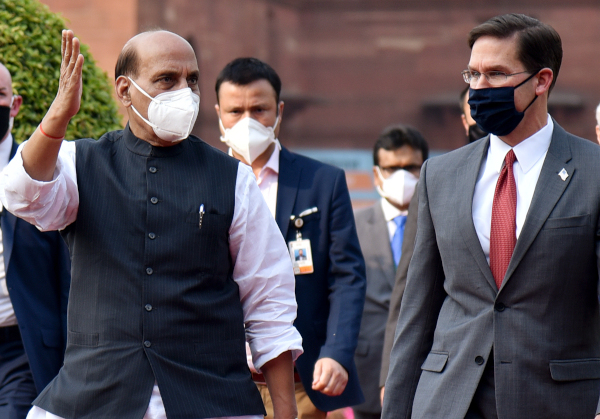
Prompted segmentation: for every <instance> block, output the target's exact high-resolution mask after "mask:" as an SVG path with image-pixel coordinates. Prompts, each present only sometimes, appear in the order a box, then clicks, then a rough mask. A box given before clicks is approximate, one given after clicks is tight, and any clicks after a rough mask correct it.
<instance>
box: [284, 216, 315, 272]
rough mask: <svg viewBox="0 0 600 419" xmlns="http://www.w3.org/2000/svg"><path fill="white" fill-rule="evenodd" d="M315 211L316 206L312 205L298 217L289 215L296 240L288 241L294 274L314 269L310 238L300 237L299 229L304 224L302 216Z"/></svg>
mask: <svg viewBox="0 0 600 419" xmlns="http://www.w3.org/2000/svg"><path fill="white" fill-rule="evenodd" d="M317 211H318V209H317V207H313V208H309V209H307V210H305V211H302V212H301V213H300V214H299V215H298V217H296V216H295V215H292V216H291V217H290V221H291V222H292V223H293V224H294V227H296V240H293V241H291V242H289V243H288V247H289V249H290V257H291V258H292V266H293V267H294V274H295V275H304V274H311V273H313V272H314V271H315V269H314V266H313V259H312V249H311V246H310V240H309V239H303V238H302V231H301V230H300V229H301V228H302V227H303V226H304V220H303V219H302V218H303V217H306V216H307V215H309V214H312V213H314V212H317Z"/></svg>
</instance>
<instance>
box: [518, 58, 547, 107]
mask: <svg viewBox="0 0 600 419" xmlns="http://www.w3.org/2000/svg"><path fill="white" fill-rule="evenodd" d="M542 70H543V68H540V69H539V70H537V71H536V72H535V73H533V74H532V75H531V76H529V77H527V78H526V79H525V80H523V81H522V82H521V83H519V84H517V85H516V86H515V90H516V89H517V88H519V87H521V86H522V85H524V84H525V83H527V82H528V81H529V80H531V79H532V78H533V77H535V76H536V75H537V74H538V73H539V72H540V71H542ZM513 97H514V96H513ZM537 98H538V95H535V97H534V98H533V100H532V101H531V102H529V105H527V107H526V108H525V109H523V111H522V112H521V113H525V111H527V109H529V107H530V106H531V105H533V102H535V101H536V100H537Z"/></svg>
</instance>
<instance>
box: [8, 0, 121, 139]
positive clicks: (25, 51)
mask: <svg viewBox="0 0 600 419" xmlns="http://www.w3.org/2000/svg"><path fill="white" fill-rule="evenodd" d="M64 28H65V22H64V20H63V19H62V18H61V17H60V16H58V15H56V14H54V13H52V12H51V11H50V9H48V7H47V6H46V5H43V4H41V3H40V2H39V1H38V0H0V62H2V63H3V64H4V65H5V66H6V68H8V70H9V71H10V72H11V75H12V80H13V91H14V93H16V94H19V95H21V96H23V106H22V107H21V111H20V112H19V114H18V115H17V117H16V118H15V127H14V128H13V137H14V138H15V139H17V140H18V141H23V140H24V139H27V138H29V136H30V135H31V134H32V133H33V131H34V130H35V129H36V127H37V126H38V124H39V123H40V121H41V120H42V118H43V116H44V115H45V114H46V111H47V110H48V108H49V107H50V104H51V103H52V101H53V100H54V97H55V96H56V92H57V91H58V78H59V74H60V61H61V57H60V42H61V31H62V29H64ZM81 53H82V54H83V56H84V58H85V61H84V66H83V97H82V100H81V108H80V110H79V113H78V114H77V115H76V116H75V117H74V118H73V119H72V120H71V123H70V124H69V128H68V130H67V135H66V138H68V139H76V138H85V137H87V138H99V137H100V136H101V135H102V134H104V133H105V132H107V131H111V130H115V129H121V128H122V124H121V117H120V115H119V113H118V109H117V104H116V102H115V100H114V99H113V96H112V87H111V84H110V82H109V79H108V76H107V74H106V73H105V72H103V71H102V70H101V69H100V68H99V67H98V66H97V65H96V63H95V62H94V60H93V58H92V56H91V55H90V53H89V49H88V48H87V46H85V45H81Z"/></svg>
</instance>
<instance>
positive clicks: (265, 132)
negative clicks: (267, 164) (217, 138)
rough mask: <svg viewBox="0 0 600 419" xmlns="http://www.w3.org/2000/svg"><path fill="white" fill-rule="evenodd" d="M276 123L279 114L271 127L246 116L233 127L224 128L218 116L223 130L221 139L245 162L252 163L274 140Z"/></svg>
mask: <svg viewBox="0 0 600 419" xmlns="http://www.w3.org/2000/svg"><path fill="white" fill-rule="evenodd" d="M278 123H279V115H278V116H277V119H276V120H275V125H273V126H272V127H265V126H264V125H263V124H261V123H260V122H258V121H257V120H256V119H252V118H250V117H246V118H244V119H240V120H239V121H238V122H237V123H236V124H235V125H234V126H233V127H231V128H225V127H223V122H222V121H221V118H219V124H220V125H221V129H222V130H223V132H224V134H223V135H222V136H221V141H222V142H224V143H225V144H227V145H228V146H229V147H231V149H232V150H233V151H235V152H236V153H237V154H239V155H240V156H242V157H243V158H244V160H245V161H246V163H248V164H252V162H253V161H254V160H256V158H257V157H258V156H260V155H261V154H262V153H264V152H265V150H266V149H267V148H269V146H270V145H271V144H272V143H274V142H275V128H277V124H278Z"/></svg>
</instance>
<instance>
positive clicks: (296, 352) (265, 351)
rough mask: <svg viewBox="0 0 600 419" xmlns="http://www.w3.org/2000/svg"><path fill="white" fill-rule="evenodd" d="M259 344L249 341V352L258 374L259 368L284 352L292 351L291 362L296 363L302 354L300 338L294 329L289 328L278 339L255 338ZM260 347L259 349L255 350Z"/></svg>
mask: <svg viewBox="0 0 600 419" xmlns="http://www.w3.org/2000/svg"><path fill="white" fill-rule="evenodd" d="M257 340H258V341H260V343H259V344H258V345H257V344H256V343H255V342H254V341H250V342H249V344H250V350H251V351H252V362H253V363H254V367H255V368H256V370H257V371H258V372H260V368H261V367H262V366H263V365H264V364H266V363H267V362H269V361H270V360H272V359H275V358H277V357H278V356H279V355H281V354H282V353H284V352H286V351H292V360H293V361H296V359H298V357H299V356H300V355H302V353H303V352H304V349H302V337H301V336H300V333H299V332H298V330H296V328H295V327H291V328H290V329H288V331H287V332H286V333H285V334H284V335H281V336H278V337H273V338H269V337H260V338H257ZM257 346H260V348H257Z"/></svg>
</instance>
